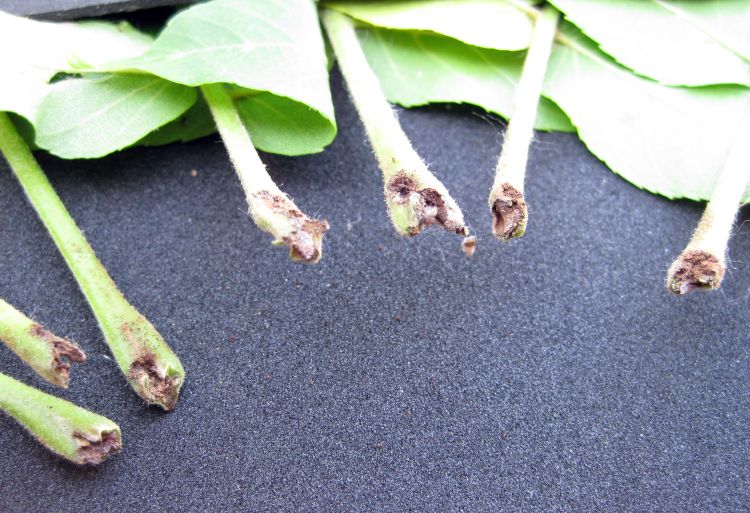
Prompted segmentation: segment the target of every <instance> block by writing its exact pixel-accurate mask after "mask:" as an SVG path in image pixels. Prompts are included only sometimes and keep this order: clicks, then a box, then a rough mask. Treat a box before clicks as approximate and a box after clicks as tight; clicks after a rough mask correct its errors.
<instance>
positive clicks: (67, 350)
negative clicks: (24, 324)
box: [29, 323, 86, 388]
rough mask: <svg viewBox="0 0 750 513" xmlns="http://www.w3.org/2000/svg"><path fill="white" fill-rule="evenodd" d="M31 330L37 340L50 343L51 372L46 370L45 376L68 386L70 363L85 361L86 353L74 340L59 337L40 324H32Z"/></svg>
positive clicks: (49, 379)
mask: <svg viewBox="0 0 750 513" xmlns="http://www.w3.org/2000/svg"><path fill="white" fill-rule="evenodd" d="M29 332H30V333H31V336H33V337H34V338H36V339H37V340H39V341H41V342H44V343H46V344H48V345H49V347H50V349H51V352H52V365H51V369H50V372H46V373H45V374H44V376H43V377H44V378H45V379H46V380H47V381H49V382H50V383H52V384H53V385H56V386H58V387H61V388H68V385H69V384H70V365H71V364H72V363H84V362H85V361H86V353H84V352H83V350H82V349H81V348H80V347H79V346H78V344H76V343H75V342H73V341H72V340H68V339H66V338H61V337H58V336H56V335H54V334H53V333H51V332H50V331H48V330H46V329H44V328H43V327H42V326H41V325H40V324H37V323H34V324H32V325H31V328H30V330H29Z"/></svg>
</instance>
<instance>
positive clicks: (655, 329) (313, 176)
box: [0, 74, 750, 513]
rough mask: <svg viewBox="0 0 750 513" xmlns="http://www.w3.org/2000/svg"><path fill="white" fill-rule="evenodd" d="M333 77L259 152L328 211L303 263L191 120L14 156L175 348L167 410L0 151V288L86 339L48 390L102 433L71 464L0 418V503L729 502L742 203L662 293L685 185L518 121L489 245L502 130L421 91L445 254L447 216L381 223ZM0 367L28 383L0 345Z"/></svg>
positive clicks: (744, 347)
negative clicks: (34, 171)
mask: <svg viewBox="0 0 750 513" xmlns="http://www.w3.org/2000/svg"><path fill="white" fill-rule="evenodd" d="M334 93H335V101H336V107H337V115H338V121H339V126H340V135H339V137H338V138H337V140H336V141H335V143H334V144H333V145H332V146H331V147H330V148H329V149H328V150H326V151H325V152H324V153H322V154H319V155H314V156H308V157H302V158H296V159H289V158H281V157H277V156H264V158H265V160H266V162H267V163H268V165H269V167H270V169H271V170H272V174H273V175H274V176H275V178H276V179H277V180H278V181H279V182H280V183H281V184H282V186H283V188H284V189H285V190H286V191H288V192H289V193H290V194H291V195H292V196H293V197H294V198H295V199H296V200H297V201H298V203H299V205H300V206H301V207H302V208H303V209H305V210H307V211H308V212H310V213H315V214H319V215H321V216H325V217H327V218H328V220H329V221H330V223H331V231H330V232H329V235H328V238H327V244H326V247H325V255H324V258H323V260H322V262H321V263H320V264H319V265H317V266H301V265H298V264H293V263H291V262H289V261H288V260H287V258H286V255H285V252H284V251H283V250H281V249H278V248H273V247H271V246H270V244H269V238H268V237H267V236H266V235H265V234H263V233H261V232H260V231H258V230H257V229H256V228H255V227H254V226H253V225H252V223H251V222H250V221H249V220H248V219H247V217H246V215H245V210H246V207H245V205H244V199H243V195H242V191H241V189H240V186H239V183H238V181H237V179H236V178H235V176H234V175H233V172H232V171H231V169H230V166H229V163H228V161H227V158H226V156H225V153H224V151H223V148H222V145H221V143H220V142H219V141H218V139H215V138H209V139H204V140H201V141H197V142H194V143H191V144H187V145H174V146H170V147H165V148H155V149H136V150H129V151H127V152H125V153H122V154H120V155H116V156H113V157H110V158H107V159H104V160H100V161H75V162H70V161H68V162H66V161H61V160H57V159H54V158H51V157H48V156H41V162H42V164H43V166H44V168H45V169H46V170H47V171H48V174H49V176H50V178H51V180H52V181H53V183H54V185H55V186H56V187H57V189H58V191H59V193H60V195H61V196H62V198H63V200H64V201H65V202H66V204H67V205H68V207H69V209H70V210H71V212H72V214H73V215H74V217H75V218H76V219H77V220H78V222H79V224H80V226H81V227H82V228H83V229H84V231H85V232H86V234H87V235H88V237H89V239H90V241H91V243H92V245H93V246H94V248H96V250H97V252H98V253H99V256H100V257H101V259H102V260H103V261H104V263H105V264H106V265H107V267H108V268H109V270H110V272H111V274H112V276H113V277H114V278H115V280H116V281H117V282H118V284H119V285H120V287H121V289H122V290H123V291H124V292H125V294H126V295H127V296H128V297H129V298H130V299H131V301H132V302H133V303H134V304H135V305H136V306H137V307H138V308H139V309H140V310H141V311H142V312H143V313H144V314H146V315H147V316H148V317H149V318H150V319H151V321H152V322H153V323H154V324H155V325H156V326H157V327H158V328H159V329H160V330H161V332H162V334H163V335H164V336H165V338H166V339H167V340H168V341H169V342H170V343H171V344H172V346H173V347H174V349H175V350H176V352H177V353H178V354H179V355H180V357H181V358H182V361H183V363H184V365H185V367H186V369H187V372H188V383H187V386H186V387H185V389H184V392H183V395H182V398H181V402H180V404H179V405H178V407H177V409H176V411H174V412H173V413H171V414H163V413H160V412H159V411H157V410H155V409H148V408H146V407H144V406H143V405H142V404H141V403H140V402H139V400H138V399H137V398H136V397H135V396H134V395H133V394H132V393H131V392H130V390H129V388H128V387H127V386H126V384H125V381H124V379H123V378H122V376H121V375H120V374H119V372H118V370H117V368H116V366H115V364H114V362H113V361H112V360H111V359H110V358H109V356H108V350H107V348H106V345H105V344H104V341H103V339H102V337H101V335H100V333H99V331H98V330H97V328H96V323H95V320H94V319H93V316H92V315H91V313H90V311H89V310H88V308H87V305H86V303H85V301H84V300H83V297H82V295H81V294H80V293H79V291H78V290H77V288H76V284H75V282H74V281H73V278H72V277H71V275H70V274H69V273H68V272H67V270H66V268H65V266H64V264H63V261H62V259H61V257H60V256H58V254H57V253H56V251H55V248H54V246H53V244H52V242H51V241H50V240H49V238H48V237H47V235H46V233H45V232H44V230H43V228H42V226H41V224H40V223H39V222H38V221H37V219H36V217H35V215H34V213H33V212H32V210H31V208H30V207H29V206H28V205H27V204H26V202H25V200H24V197H23V195H22V192H21V190H20V188H19V186H18V185H17V183H16V181H15V180H14V178H13V177H12V175H11V174H10V172H9V170H8V169H7V166H6V165H5V163H4V162H3V163H0V205H2V216H0V295H2V296H3V297H5V298H6V299H8V300H9V301H11V302H12V303H14V304H15V305H16V306H18V307H19V308H21V309H23V310H24V311H25V312H27V313H29V314H31V315H33V316H34V317H35V318H36V319H38V320H39V321H41V322H43V323H45V324H46V325H47V326H48V327H49V328H51V329H52V330H53V331H55V332H56V333H58V334H61V335H65V336H69V337H71V338H73V339H75V340H77V341H79V342H80V343H81V344H82V346H83V347H84V349H86V351H87V352H88V355H89V358H90V361H89V363H88V364H86V365H85V366H79V367H77V368H76V369H75V370H74V373H73V380H72V385H71V388H70V389H69V390H68V391H67V392H64V393H61V394H60V395H62V396H64V397H66V398H69V399H72V400H75V401H76V402H78V403H79V404H81V405H83V406H85V407H88V408H91V409H93V410H95V411H97V412H100V413H104V414H106V415H108V416H109V417H111V418H112V419H113V420H115V421H117V422H118V423H119V424H120V426H121V427H122V429H123V433H124V439H125V450H124V452H123V453H122V454H121V455H119V456H117V457H115V458H113V459H111V460H110V461H108V462H107V463H105V464H104V465H103V466H101V467H100V468H96V469H81V468H76V467H73V466H71V465H69V464H67V463H65V462H63V461H61V460H59V459H57V458H55V457H54V456H51V455H50V454H48V453H47V452H46V451H45V450H44V449H42V448H41V447H39V446H38V445H37V444H36V443H35V442H34V441H33V440H32V439H31V438H30V437H29V436H28V435H27V434H26V433H25V432H23V431H22V430H21V429H19V428H18V427H17V426H16V424H15V423H14V422H13V421H11V420H10V419H9V418H8V417H4V416H0V469H2V478H0V511H2V512H3V513H21V512H23V513H33V512H42V511H56V512H60V513H63V512H67V511H69V512H81V511H97V512H117V513H122V512H129V511H139V512H151V511H154V512H156V511H175V512H187V511H196V512H198V511H201V512H203V511H251V510H252V511H280V510H282V511H311V510H327V511H406V510H419V511H431V510H440V511H447V510H465V511H542V510H544V511H675V512H689V511H696V512H698V511H712V512H723V511H747V508H748V506H747V505H748V504H750V436H749V435H748V433H749V431H748V423H749V421H750V361H749V358H748V356H749V355H750V341H749V340H748V339H749V338H750V337H749V336H748V326H749V325H750V311H749V307H748V297H749V296H750V269H748V257H747V255H748V254H750V235H749V234H748V229H747V226H746V225H744V224H740V225H739V226H738V232H739V233H738V235H737V236H736V237H735V239H734V240H733V242H732V245H731V257H732V268H731V269H730V271H729V274H728V276H727V279H726V283H725V285H724V287H723V288H722V289H721V290H720V291H719V292H717V293H715V294H712V295H694V296H691V297H687V298H675V297H672V296H670V295H668V294H667V293H666V292H665V291H664V290H663V286H662V280H663V277H664V273H665V271H666V268H667V266H668V265H669V263H670V261H671V259H672V258H673V256H674V255H676V254H677V253H678V252H679V251H680V249H681V248H682V246H683V244H684V243H685V242H686V241H687V239H688V238H689V236H690V232H691V230H692V228H693V225H694V223H695V222H696V221H697V219H698V216H699V214H700V207H699V206H698V205H695V204H692V203H686V202H669V201H666V200H663V199H661V198H658V197H655V196H652V195H649V194H647V193H645V192H641V191H639V190H637V189H636V188H634V187H632V186H631V185H629V184H627V183H626V182H624V181H622V180H621V179H619V178H617V177H616V176H615V175H613V174H611V173H610V172H609V171H607V170H606V169H605V167H604V166H603V165H602V164H601V163H600V162H599V161H597V160H596V159H595V158H594V157H593V156H591V155H590V154H589V153H588V152H587V151H586V149H585V148H584V146H583V145H582V144H581V143H580V142H579V141H578V140H577V138H576V137H575V136H573V135H566V134H551V135H550V134H539V135H538V137H537V141H536V142H535V144H534V147H533V150H532V154H531V161H530V162H531V165H530V170H529V180H528V189H527V192H528V199H529V202H530V209H531V218H530V223H529V230H528V233H527V235H526V236H525V237H524V238H523V239H522V240H520V241H518V242H516V243H513V244H511V245H507V246H502V245H500V244H499V243H497V242H495V241H494V240H492V239H491V237H490V235H489V214H488V212H487V210H486V206H485V202H486V194H487V191H488V189H489V187H490V184H491V180H492V171H493V165H494V161H495V158H496V154H497V151H498V148H499V142H500V140H501V127H500V125H499V123H497V122H496V121H494V120H490V119H487V118H486V116H484V115H482V114H480V113H479V112H477V111H473V110H470V109H463V108H445V107H436V108H430V109H420V110H413V111H408V112H402V113H401V120H402V122H403V124H404V126H405V128H406V130H407V132H408V133H409V134H410V136H411V137H412V138H413V140H414V142H415V145H416V147H417V148H418V149H419V151H420V152H421V153H422V155H423V156H424V157H425V158H426V160H427V161H428V162H429V163H430V164H431V166H432V169H433V170H434V171H435V172H436V173H437V174H438V175H439V176H440V177H441V178H442V179H443V180H444V182H445V183H446V185H447V186H448V188H449V189H450V190H451V191H452V193H453V194H454V197H455V198H456V199H457V200H458V202H459V203H460V204H461V205H462V206H463V208H464V212H465V214H466V217H467V219H468V222H469V223H470V224H471V225H472V226H473V227H474V228H475V229H476V230H477V231H478V234H479V247H478V249H477V253H476V255H475V257H474V258H473V259H471V260H467V259H466V258H465V257H464V256H463V254H462V253H461V251H460V245H459V239H458V238H456V237H455V236H451V235H449V234H445V233H441V232H437V231H429V232H426V233H425V234H424V235H422V236H420V237H419V238H417V239H414V240H403V239H399V238H398V237H397V236H396V235H394V233H393V231H392V230H391V228H390V226H389V223H388V220H387V216H386V213H385V208H384V204H383V200H382V197H381V182H380V178H379V176H378V170H377V167H376V165H375V161H374V159H373V158H372V156H371V154H370V151H369V148H368V147H367V145H366V143H365V138H364V134H363V131H362V129H361V127H360V125H359V122H358V120H357V118H356V116H355V113H354V111H353V108H352V107H351V105H350V103H349V101H348V99H347V97H346V94H345V93H344V92H343V90H342V88H341V83H340V78H339V77H338V74H334ZM634 151H637V149H634ZM193 169H195V170H197V171H198V175H197V176H196V177H192V176H191V173H190V172H191V170H193ZM746 218H747V212H745V213H744V217H743V219H746ZM0 368H1V369H2V370H3V371H4V372H8V373H9V374H11V375H12V376H14V377H17V378H19V379H22V380H23V381H25V382H27V383H31V384H34V385H36V386H39V387H40V388H42V389H44V390H48V391H52V389H51V388H50V387H48V386H46V385H45V384H44V383H42V382H41V381H40V380H39V379H37V378H36V377H35V376H34V375H33V374H32V373H31V372H30V371H29V370H28V369H26V368H24V367H23V366H22V365H21V364H20V363H19V362H18V361H17V360H16V359H15V358H14V357H13V356H12V354H11V353H10V352H9V351H8V350H6V349H5V348H0Z"/></svg>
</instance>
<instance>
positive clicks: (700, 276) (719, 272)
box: [667, 250, 726, 295]
mask: <svg viewBox="0 0 750 513" xmlns="http://www.w3.org/2000/svg"><path fill="white" fill-rule="evenodd" d="M725 270H726V268H725V266H724V264H723V262H722V260H721V259H720V258H718V257H717V256H716V255H712V254H711V253H708V252H706V251H702V250H687V251H684V252H683V253H682V254H681V255H680V256H679V257H678V258H677V260H675V262H674V263H673V264H672V266H671V267H670V268H669V272H668V273H667V289H668V290H669V291H671V292H674V293H675V294H678V295H684V294H687V293H689V292H692V291H693V290H715V289H718V288H719V286H720V285H721V280H722V278H723V277H724V272H725Z"/></svg>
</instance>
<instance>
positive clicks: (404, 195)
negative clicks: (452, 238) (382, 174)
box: [385, 173, 469, 237]
mask: <svg viewBox="0 0 750 513" xmlns="http://www.w3.org/2000/svg"><path fill="white" fill-rule="evenodd" d="M385 197H386V203H387V205H388V212H389V213H390V215H391V220H392V221H393V226H394V227H395V228H396V230H397V231H398V232H399V233H400V234H401V235H404V236H406V237H414V236H415V235H418V234H419V233H420V232H421V231H422V230H423V229H424V228H426V227H428V226H432V225H437V226H440V227H442V228H444V229H445V230H447V231H450V232H454V233H456V234H458V235H462V236H464V237H466V236H468V235H469V230H468V229H467V228H466V226H465V225H464V220H463V215H462V214H461V210H460V209H459V208H458V206H457V205H455V202H454V201H453V199H452V198H451V197H450V196H449V195H448V194H447V193H441V192H440V191H438V190H437V189H435V188H432V187H425V188H420V187H419V185H418V184H417V181H416V180H414V179H413V178H411V177H409V176H407V175H406V174H405V173H398V174H397V175H396V176H394V177H393V178H391V179H390V180H389V181H388V182H387V185H386V194H385Z"/></svg>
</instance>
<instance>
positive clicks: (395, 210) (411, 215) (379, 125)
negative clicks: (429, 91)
mask: <svg viewBox="0 0 750 513" xmlns="http://www.w3.org/2000/svg"><path fill="white" fill-rule="evenodd" d="M320 17H321V20H322V21H323V26H324V27H325V29H326V33H327V34H328V39H329V41H330V42H331V46H332V47H333V51H334V53H335V55H336V60H337V61H338V64H339V68H340V69H341V73H342V74H343V75H344V79H345V80H346V85H347V88H348V89H349V94H350V95H351V97H352V101H353V102H354V105H355V107H356V108H357V112H358V113H359V117H360V119H361V120H362V124H363V125H364V127H365V131H366V132H367V137H368V139H369V140H370V144H371V145H372V149H373V152H374V153H375V157H376V158H377V160H378V164H379V166H380V170H381V171H382V173H383V184H384V193H385V201H386V205H387V207H388V213H389V215H390V217H391V221H392V223H393V226H394V228H396V231H398V233H399V234H401V235H405V236H407V237H412V236H414V235H417V234H418V233H420V232H421V231H422V230H423V229H424V228H425V227H427V226H429V225H433V224H434V225H439V226H442V227H443V228H445V229H446V230H449V231H453V232H455V233H457V234H459V235H464V236H466V235H468V233H469V232H468V229H467V228H466V225H465V224H464V219H463V214H462V213H461V209H460V208H459V207H458V204H456V202H455V201H454V200H453V198H452V197H451V196H450V194H449V193H448V190H447V189H446V188H445V186H444V185H443V184H442V183H441V182H440V180H438V179H437V178H436V177H435V175H433V174H432V173H431V172H430V171H429V170H428V169H427V165H426V164H425V163H424V161H423V160H422V159H421V157H420V156H419V155H418V154H417V152H416V151H415V150H414V147H413V146H412V144H411V142H410V141H409V138H408V137H407V136H406V134H405V133H404V131H403V129H402V128H401V125H400V123H399V122H398V119H397V118H396V115H395V114H394V112H393V108H392V107H391V105H390V104H389V103H388V100H387V99H386V97H385V94H384V93H383V90H382V89H381V87H380V83H379V82H378V78H377V76H375V73H374V72H373V71H372V69H371V68H370V65H369V63H368V62H367V58H366V57H365V54H364V52H363V51H362V47H361V45H360V43H359V39H358V38H357V33H356V30H355V27H354V22H353V21H352V19H351V18H349V17H348V16H346V15H344V14H342V13H339V12H337V11H333V10H328V9H322V10H321V14H320ZM475 244H476V242H475V239H474V238H473V237H467V238H466V239H465V241H464V249H465V251H466V252H467V254H470V253H473V250H474V246H475Z"/></svg>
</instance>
